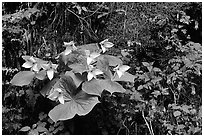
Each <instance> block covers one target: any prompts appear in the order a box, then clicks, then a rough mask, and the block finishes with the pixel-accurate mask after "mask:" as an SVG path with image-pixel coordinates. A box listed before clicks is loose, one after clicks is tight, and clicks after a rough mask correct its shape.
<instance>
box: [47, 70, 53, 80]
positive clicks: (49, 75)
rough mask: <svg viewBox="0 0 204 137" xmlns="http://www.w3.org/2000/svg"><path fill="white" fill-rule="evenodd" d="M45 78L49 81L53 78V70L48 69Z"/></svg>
mask: <svg viewBox="0 0 204 137" xmlns="http://www.w3.org/2000/svg"><path fill="white" fill-rule="evenodd" d="M47 76H48V78H49V79H50V80H52V78H53V76H54V70H53V69H50V70H48V71H47Z"/></svg>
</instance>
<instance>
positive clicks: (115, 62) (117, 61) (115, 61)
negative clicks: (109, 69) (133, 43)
mask: <svg viewBox="0 0 204 137" xmlns="http://www.w3.org/2000/svg"><path fill="white" fill-rule="evenodd" d="M103 57H104V59H107V60H108V63H109V65H110V66H117V65H120V64H122V60H121V59H119V58H118V57H115V56H111V55H104V56H103Z"/></svg>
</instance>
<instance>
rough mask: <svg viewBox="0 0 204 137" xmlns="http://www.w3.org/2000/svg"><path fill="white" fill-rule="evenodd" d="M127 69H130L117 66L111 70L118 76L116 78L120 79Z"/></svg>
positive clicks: (124, 66) (125, 66)
mask: <svg viewBox="0 0 204 137" xmlns="http://www.w3.org/2000/svg"><path fill="white" fill-rule="evenodd" d="M128 69H130V67H129V66H127V65H122V66H119V65H118V66H117V67H115V68H114V69H113V70H114V71H116V73H117V74H118V77H119V78H120V77H121V76H122V75H123V74H124V73H125V71H127V70H128Z"/></svg>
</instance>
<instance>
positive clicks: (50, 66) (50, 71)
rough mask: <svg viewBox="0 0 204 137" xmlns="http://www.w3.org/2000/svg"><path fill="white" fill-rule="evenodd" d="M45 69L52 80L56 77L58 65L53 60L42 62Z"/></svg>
mask: <svg viewBox="0 0 204 137" xmlns="http://www.w3.org/2000/svg"><path fill="white" fill-rule="evenodd" d="M42 67H43V69H45V70H46V71H47V76H48V78H49V79H50V80H52V78H53V77H54V72H55V71H56V69H57V67H58V65H57V64H52V63H51V62H50V63H48V64H42Z"/></svg>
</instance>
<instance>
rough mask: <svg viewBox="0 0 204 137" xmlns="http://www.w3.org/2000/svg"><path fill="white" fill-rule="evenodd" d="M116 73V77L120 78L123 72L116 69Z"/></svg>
mask: <svg viewBox="0 0 204 137" xmlns="http://www.w3.org/2000/svg"><path fill="white" fill-rule="evenodd" d="M116 72H117V74H118V77H119V78H120V77H121V76H122V75H123V73H124V72H122V71H120V70H116Z"/></svg>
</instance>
